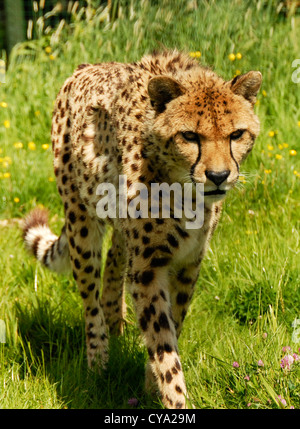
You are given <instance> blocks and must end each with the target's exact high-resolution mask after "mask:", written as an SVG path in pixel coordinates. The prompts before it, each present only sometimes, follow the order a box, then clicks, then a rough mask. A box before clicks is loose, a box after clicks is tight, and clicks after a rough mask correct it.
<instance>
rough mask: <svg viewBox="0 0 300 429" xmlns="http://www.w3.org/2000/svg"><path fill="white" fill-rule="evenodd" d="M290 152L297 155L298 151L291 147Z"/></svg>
mask: <svg viewBox="0 0 300 429" xmlns="http://www.w3.org/2000/svg"><path fill="white" fill-rule="evenodd" d="M289 153H290V155H291V156H295V155H297V152H296V151H295V149H291V150H290V152H289Z"/></svg>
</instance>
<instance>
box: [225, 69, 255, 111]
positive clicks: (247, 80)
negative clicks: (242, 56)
mask: <svg viewBox="0 0 300 429" xmlns="http://www.w3.org/2000/svg"><path fill="white" fill-rule="evenodd" d="M261 82H262V75H261V72H259V71H249V72H248V73H246V74H242V75H239V76H236V77H234V78H233V79H232V80H231V81H230V82H228V83H229V85H230V89H231V91H232V92H234V93H235V94H237V95H242V96H243V97H244V98H246V100H248V101H250V103H251V104H252V106H253V105H254V104H255V102H256V95H257V93H258V91H259V88H260V86H261Z"/></svg>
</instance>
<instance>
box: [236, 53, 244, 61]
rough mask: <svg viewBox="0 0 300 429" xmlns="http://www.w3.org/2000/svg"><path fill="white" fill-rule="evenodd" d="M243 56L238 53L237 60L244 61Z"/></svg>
mask: <svg viewBox="0 0 300 429" xmlns="http://www.w3.org/2000/svg"><path fill="white" fill-rule="evenodd" d="M242 57H243V56H242V54H241V53H240V52H238V53H237V54H236V59H237V60H241V59H242Z"/></svg>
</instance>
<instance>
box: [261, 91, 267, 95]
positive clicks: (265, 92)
mask: <svg viewBox="0 0 300 429" xmlns="http://www.w3.org/2000/svg"><path fill="white" fill-rule="evenodd" d="M261 93H262V95H263V96H264V97H266V96H267V91H265V90H264V89H263V90H262V92H261Z"/></svg>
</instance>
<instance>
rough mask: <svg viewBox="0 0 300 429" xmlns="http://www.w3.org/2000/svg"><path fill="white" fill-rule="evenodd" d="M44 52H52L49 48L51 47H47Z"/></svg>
mask: <svg viewBox="0 0 300 429" xmlns="http://www.w3.org/2000/svg"><path fill="white" fill-rule="evenodd" d="M45 52H46V53H47V54H50V53H51V52H52V48H51V46H47V47H46V48H45Z"/></svg>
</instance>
